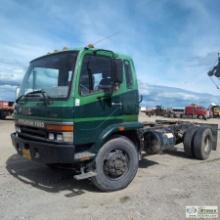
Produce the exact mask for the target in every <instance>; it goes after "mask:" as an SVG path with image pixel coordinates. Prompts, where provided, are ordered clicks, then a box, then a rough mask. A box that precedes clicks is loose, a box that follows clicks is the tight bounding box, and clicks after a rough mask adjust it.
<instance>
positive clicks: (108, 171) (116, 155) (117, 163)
mask: <svg viewBox="0 0 220 220" xmlns="http://www.w3.org/2000/svg"><path fill="white" fill-rule="evenodd" d="M103 166H104V173H105V175H106V176H107V177H109V178H111V179H116V178H119V177H121V176H122V175H124V174H125V173H126V172H127V171H128V155H127V153H126V152H124V151H123V150H114V151H111V152H110V153H108V155H107V157H106V158H105V160H104V165H103Z"/></svg>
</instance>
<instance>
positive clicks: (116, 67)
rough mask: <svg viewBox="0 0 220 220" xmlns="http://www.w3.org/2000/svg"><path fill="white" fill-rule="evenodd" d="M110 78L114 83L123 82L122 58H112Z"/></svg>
mask: <svg viewBox="0 0 220 220" xmlns="http://www.w3.org/2000/svg"><path fill="white" fill-rule="evenodd" d="M112 78H113V82H114V83H118V84H121V83H122V82H123V68H122V60H119V59H113V60H112Z"/></svg>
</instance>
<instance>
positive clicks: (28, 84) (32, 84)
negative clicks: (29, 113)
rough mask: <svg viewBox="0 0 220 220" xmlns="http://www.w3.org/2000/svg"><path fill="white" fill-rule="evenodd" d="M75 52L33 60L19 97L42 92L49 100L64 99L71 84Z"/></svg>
mask: <svg viewBox="0 0 220 220" xmlns="http://www.w3.org/2000/svg"><path fill="white" fill-rule="evenodd" d="M76 57H77V51H66V52H61V53H57V54H52V55H48V56H45V57H41V58H38V59H35V60H33V61H32V62H31V63H30V66H29V68H28V70H27V72H26V74H25V77H24V80H23V82H22V86H21V90H20V94H19V96H24V95H26V94H28V93H30V92H33V91H36V90H43V91H45V92H46V93H47V95H48V97H50V98H66V97H67V96H68V93H69V89H70V86H71V82H72V76H73V72H74V67H75V62H76Z"/></svg>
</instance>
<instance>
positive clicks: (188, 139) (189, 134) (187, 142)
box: [183, 127, 198, 157]
mask: <svg viewBox="0 0 220 220" xmlns="http://www.w3.org/2000/svg"><path fill="white" fill-rule="evenodd" d="M197 130H198V127H191V128H189V129H188V130H187V131H186V133H185V135H184V140H183V146H184V151H185V153H186V155H187V156H189V157H194V152H193V139H194V136H195V134H196V132H197Z"/></svg>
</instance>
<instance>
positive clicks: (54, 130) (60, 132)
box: [47, 124, 74, 143]
mask: <svg viewBox="0 0 220 220" xmlns="http://www.w3.org/2000/svg"><path fill="white" fill-rule="evenodd" d="M47 130H48V131H49V134H48V139H49V140H56V141H59V142H68V143H73V132H74V125H73V124H48V125H47ZM50 137H51V138H50Z"/></svg>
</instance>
